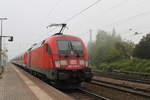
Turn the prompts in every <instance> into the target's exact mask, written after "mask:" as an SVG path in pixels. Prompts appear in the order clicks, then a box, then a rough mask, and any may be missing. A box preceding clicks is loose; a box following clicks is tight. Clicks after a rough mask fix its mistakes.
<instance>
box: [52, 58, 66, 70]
mask: <svg viewBox="0 0 150 100" xmlns="http://www.w3.org/2000/svg"><path fill="white" fill-rule="evenodd" d="M61 65H67V61H66V60H58V61H55V66H56V67H57V68H59V67H60V66H61Z"/></svg>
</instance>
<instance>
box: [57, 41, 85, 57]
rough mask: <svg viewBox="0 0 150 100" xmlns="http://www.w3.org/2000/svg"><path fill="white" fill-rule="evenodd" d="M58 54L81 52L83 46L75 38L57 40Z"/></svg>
mask: <svg viewBox="0 0 150 100" xmlns="http://www.w3.org/2000/svg"><path fill="white" fill-rule="evenodd" d="M57 44H58V51H59V54H82V53H83V47H82V43H81V42H80V41H76V40H58V41H57Z"/></svg>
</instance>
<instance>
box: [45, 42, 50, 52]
mask: <svg viewBox="0 0 150 100" xmlns="http://www.w3.org/2000/svg"><path fill="white" fill-rule="evenodd" d="M45 46H46V52H47V53H48V54H51V49H50V47H49V45H48V44H46V45H45Z"/></svg>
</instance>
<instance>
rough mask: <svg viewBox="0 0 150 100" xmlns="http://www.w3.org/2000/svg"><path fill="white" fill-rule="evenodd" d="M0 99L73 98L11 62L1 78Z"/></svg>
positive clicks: (55, 99) (44, 99)
mask: <svg viewBox="0 0 150 100" xmlns="http://www.w3.org/2000/svg"><path fill="white" fill-rule="evenodd" d="M0 100H72V98H71V97H69V96H68V95H66V94H64V93H62V92H60V91H58V90H57V89H55V88H53V87H51V86H50V85H48V84H46V83H44V82H42V81H41V80H39V79H37V78H35V77H33V76H32V75H30V74H28V73H27V72H24V71H23V70H22V69H20V68H18V67H16V66H15V65H13V64H9V65H8V66H6V67H5V71H4V73H3V74H2V78H1V79H0Z"/></svg>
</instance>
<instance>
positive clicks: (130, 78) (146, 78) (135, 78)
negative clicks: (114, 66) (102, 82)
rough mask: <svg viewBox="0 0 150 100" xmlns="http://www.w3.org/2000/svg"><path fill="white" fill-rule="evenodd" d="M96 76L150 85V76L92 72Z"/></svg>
mask: <svg viewBox="0 0 150 100" xmlns="http://www.w3.org/2000/svg"><path fill="white" fill-rule="evenodd" d="M92 72H93V74H94V76H102V77H108V78H113V79H119V80H125V81H131V82H137V83H144V84H150V76H140V75H139V76H134V75H133V76H131V74H130V75H127V74H123V73H116V72H100V71H92Z"/></svg>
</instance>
